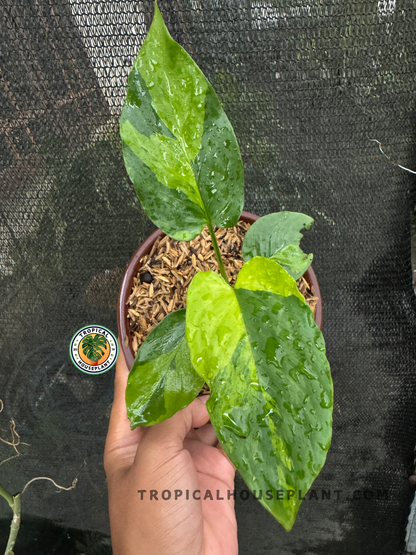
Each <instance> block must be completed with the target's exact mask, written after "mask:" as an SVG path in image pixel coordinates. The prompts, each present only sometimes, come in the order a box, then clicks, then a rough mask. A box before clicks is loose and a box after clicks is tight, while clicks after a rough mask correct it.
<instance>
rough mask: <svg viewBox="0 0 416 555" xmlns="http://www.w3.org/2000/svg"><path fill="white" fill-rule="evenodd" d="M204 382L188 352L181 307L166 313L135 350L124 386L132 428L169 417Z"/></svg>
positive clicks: (190, 400)
mask: <svg viewBox="0 0 416 555" xmlns="http://www.w3.org/2000/svg"><path fill="white" fill-rule="evenodd" d="M203 385H204V380H203V379H201V378H200V376H198V374H197V373H196V372H195V370H194V368H193V366H192V363H191V359H190V356H189V349H188V344H187V341H186V337H185V309H184V308H183V309H181V310H177V311H176V312H172V313H171V314H168V315H167V316H165V318H164V319H163V320H162V321H161V322H160V323H159V324H158V325H157V326H156V327H155V328H154V329H153V330H152V331H151V332H150V333H149V335H148V336H147V337H146V340H145V342H144V343H143V345H142V346H141V347H140V349H139V351H138V353H137V357H136V360H135V361H134V364H133V367H132V369H131V371H130V374H129V377H128V382H127V388H126V405H127V416H128V417H129V419H130V424H131V428H132V429H134V428H136V427H137V426H150V425H152V424H157V423H159V422H162V421H163V420H166V419H167V418H170V417H171V416H172V415H173V414H175V412H177V411H178V410H181V409H183V408H185V407H186V406H188V405H189V403H191V402H192V401H193V400H194V399H195V397H196V396H197V395H198V393H199V392H200V390H201V388H202V386H203Z"/></svg>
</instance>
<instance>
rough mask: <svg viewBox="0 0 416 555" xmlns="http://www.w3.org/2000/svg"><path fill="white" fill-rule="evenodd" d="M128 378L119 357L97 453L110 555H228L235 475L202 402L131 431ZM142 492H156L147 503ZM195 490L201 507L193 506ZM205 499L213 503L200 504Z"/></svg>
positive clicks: (233, 540)
mask: <svg viewBox="0 0 416 555" xmlns="http://www.w3.org/2000/svg"><path fill="white" fill-rule="evenodd" d="M128 374H129V371H128V368H127V366H126V363H125V360H124V356H123V352H122V350H121V349H120V356H119V358H118V361H117V364H116V376H115V389H114V403H113V407H112V411H111V417H110V424H109V429H108V434H107V440H106V444H105V452H104V469H105V472H106V475H107V483H108V495H109V514H110V527H111V539H112V544H113V553H114V555H236V554H237V553H238V544H237V522H236V518H235V511H234V499H233V496H232V495H229V493H230V492H231V493H232V492H233V491H234V474H235V468H234V466H233V465H232V463H231V462H230V460H229V459H228V458H227V456H226V455H225V453H224V452H223V451H222V448H221V446H220V445H219V443H218V440H217V438H216V436H215V432H214V429H213V427H212V425H211V423H210V422H209V415H208V411H207V409H206V407H205V403H204V400H202V399H201V398H197V399H195V400H194V401H193V402H192V403H191V404H190V405H189V406H188V407H186V408H185V409H183V410H181V411H179V412H177V413H176V414H175V415H174V416H172V418H169V419H168V420H165V421H164V422H161V423H160V424H156V425H154V426H151V427H139V428H136V429H135V430H131V429H130V421H129V420H128V418H127V414H126V401H125V390H126V386H127V378H128ZM194 428H198V429H194ZM150 490H156V491H157V492H158V495H157V500H156V499H155V498H153V499H152V500H150ZM175 490H176V492H182V494H181V495H180V494H179V493H176V492H175ZM198 490H199V491H200V492H201V493H200V497H201V499H195V497H198V495H199V494H198ZM139 491H141V492H142V493H139ZM163 491H168V492H171V497H170V499H169V500H164V499H162V492H163ZM187 491H189V494H188V496H189V499H186V497H187V494H186V492H187ZM208 491H209V492H210V493H211V494H212V498H213V499H211V498H209V496H208V498H207V499H205V500H204V496H206V495H207V494H206V492H208ZM217 491H218V492H219V493H218V494H217ZM167 496H168V494H167V493H165V497H167ZM142 497H143V499H142ZM175 497H176V499H175ZM221 498H223V499H221Z"/></svg>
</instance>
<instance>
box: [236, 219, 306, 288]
mask: <svg viewBox="0 0 416 555" xmlns="http://www.w3.org/2000/svg"><path fill="white" fill-rule="evenodd" d="M312 223H313V219H312V218H311V217H310V216H307V215H306V214H300V213H298V212H275V213H274V214H268V215H267V216H263V217H262V218H259V219H258V220H257V221H256V222H254V224H253V225H252V226H251V227H250V229H249V230H248V231H247V233H246V236H245V237H244V242H243V258H244V260H245V261H247V260H250V258H253V257H254V256H265V257H267V258H272V259H273V260H275V261H276V262H278V263H279V264H281V265H282V266H283V268H285V270H287V272H288V273H289V274H290V275H291V276H292V277H293V278H294V279H299V278H300V277H301V276H302V275H303V274H304V273H305V272H306V270H307V269H308V268H309V266H310V265H311V263H312V259H313V255H312V254H305V253H304V252H303V251H302V250H301V248H300V247H299V243H300V241H301V239H302V237H303V235H302V233H300V230H301V229H303V228H305V229H309V228H310V227H311V225H312Z"/></svg>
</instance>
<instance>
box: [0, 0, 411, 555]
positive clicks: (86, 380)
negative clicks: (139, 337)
mask: <svg viewBox="0 0 416 555" xmlns="http://www.w3.org/2000/svg"><path fill="white" fill-rule="evenodd" d="M160 9H161V11H162V14H163V15H164V17H165V21H166V24H167V26H168V28H169V29H170V30H171V33H172V35H173V37H174V38H175V39H176V40H177V41H178V42H179V43H181V44H182V45H183V46H184V47H185V49H186V50H187V51H188V52H189V53H190V55H191V56H192V57H193V58H194V59H195V61H196V62H197V63H198V65H199V66H200V67H201V69H202V70H203V72H204V73H205V75H206V76H207V77H208V79H209V80H210V81H211V83H212V84H213V86H214V88H215V90H216V91H217V93H218V95H219V97H220V99H221V101H222V102H223V105H224V109H225V111H226V113H227V115H228V117H229V119H230V120H231V122H232V124H233V126H234V130H235V132H236V135H237V138H238V140H239V144H240V148H241V153H242V157H243V161H244V165H245V175H246V204H245V209H246V210H249V211H250V212H254V213H257V214H260V215H263V214H266V213H270V212H274V211H278V210H293V211H301V212H305V213H306V214H309V215H310V216H312V217H313V218H314V219H315V224H314V226H313V228H312V229H311V230H310V231H308V232H307V234H306V236H305V239H304V241H303V246H304V250H305V251H306V252H313V253H314V254H315V257H314V262H313V266H314V269H315V272H316V274H317V277H318V280H319V283H320V286H321V293H322V297H323V310H324V329H323V331H324V336H325V339H326V343H327V349H328V358H329V361H330V363H331V368H332V372H333V378H334V389H335V401H336V403H335V409H334V437H333V445H332V447H331V449H330V451H329V454H328V459H327V463H326V465H325V467H324V469H323V471H322V473H321V474H320V476H319V477H318V479H317V480H316V482H315V484H314V486H313V488H314V489H315V490H316V492H317V497H319V499H315V498H314V497H313V498H312V499H310V500H306V501H304V503H303V504H302V506H301V509H300V512H299V516H298V520H297V522H296V524H295V527H294V528H293V531H292V532H291V533H290V534H288V533H286V532H285V531H284V530H283V528H282V527H281V526H280V525H279V524H278V523H277V522H276V521H275V520H274V519H273V518H272V517H271V516H270V515H269V514H268V513H267V512H266V511H265V509H263V508H262V507H261V506H260V504H259V503H258V502H257V501H255V500H254V499H253V498H250V499H249V500H248V501H243V500H241V499H240V497H239V495H237V516H238V523H239V540H240V553H241V554H256V555H257V554H258V555H260V554H266V553H267V554H275V553H276V554H277V553H278V554H279V555H289V554H290V555H301V554H302V555H306V554H308V555H326V554H328V555H334V554H338V553H339V554H341V553H343V554H344V553H345V554H347V553H348V554H351V553H357V554H362V555H364V554H365V555H373V554H374V555H376V554H377V555H383V554H386V555H387V554H388V555H392V554H397V553H398V552H400V550H403V549H404V548H405V545H404V537H405V528H406V523H407V516H408V512H409V505H410V503H411V500H412V497H413V492H412V490H411V488H410V486H409V483H408V479H407V478H408V475H409V472H410V471H411V468H412V463H413V460H412V459H413V446H414V441H415V435H416V407H415V393H416V374H415V362H416V348H415V341H414V337H415V334H416V320H415V308H416V307H415V300H414V296H413V292H412V279H411V265H410V225H409V216H410V208H411V205H412V203H413V189H414V177H413V176H412V175H410V174H409V173H406V172H404V171H402V170H400V169H399V168H397V167H396V166H394V165H392V164H390V163H389V162H388V160H386V158H384V157H383V156H382V155H381V154H380V153H379V151H378V148H377V145H376V143H374V142H371V140H370V139H377V140H379V141H381V143H382V144H383V148H384V150H385V151H386V153H388V154H389V155H390V156H391V157H392V158H393V159H396V160H398V161H399V162H400V163H401V164H402V165H404V166H406V167H412V168H416V150H415V132H414V129H415V82H416V57H415V54H416V43H415V40H414V37H415V31H416V7H415V5H414V2H412V1H411V0H397V2H396V0H384V1H379V2H376V1H373V2H368V1H365V0H357V1H355V2H342V1H340V0H325V1H324V0H315V1H314V2H312V3H307V2H306V0H292V1H291V2H290V3H288V2H286V1H285V0H269V2H266V1H252V2H249V1H248V0H204V1H202V0H192V1H191V0H161V1H160ZM0 13H1V18H2V21H1V34H0V45H1V48H0V56H1V63H0V72H1V73H0V85H1V86H0V133H1V134H0V156H1V178H0V234H1V250H0V290H1V295H0V307H1V333H0V364H1V373H0V398H1V399H3V401H4V406H5V408H4V411H3V413H2V414H0V428H1V429H2V432H1V433H2V436H3V437H5V435H6V433H7V428H8V421H9V420H10V419H11V418H14V419H15V421H16V426H17V430H18V432H19V433H20V435H21V437H22V440H23V441H26V442H28V443H30V446H23V447H22V453H24V454H23V455H22V456H20V457H16V458H14V459H13V460H10V461H7V462H5V463H4V464H2V465H1V467H0V476H1V481H2V483H4V485H5V486H6V487H8V489H9V490H11V491H13V492H17V491H19V490H20V489H21V488H22V486H23V484H24V483H26V481H28V480H29V479H30V478H32V477H34V476H39V475H41V476H42V475H43V476H50V477H52V478H53V479H54V480H55V481H56V482H57V483H59V484H62V485H65V486H69V485H70V484H71V482H72V480H73V478H74V477H75V476H76V475H78V479H79V481H78V484H77V486H76V488H75V489H74V490H72V491H69V492H61V493H59V494H58V493H56V488H54V486H53V485H52V484H48V483H46V482H40V481H38V482H35V483H33V484H32V485H31V486H30V487H29V489H28V490H27V491H26V493H25V495H24V498H23V525H22V531H21V535H20V536H19V539H18V544H17V549H16V554H17V555H20V554H23V553H27V552H30V553H32V554H37V553H43V554H44V553H60V554H64V553H71V554H72V555H73V554H74V553H88V554H93V553H100V554H103V553H111V547H110V542H109V524H108V511H107V490H106V482H105V475H104V470H103V464H102V459H103V450H104V442H105V435H106V431H107V426H108V419H109V411H110V404H111V402H112V395H113V371H110V372H108V373H107V374H103V375H101V376H88V375H85V374H82V373H80V372H79V371H78V370H76V369H75V367H74V366H73V365H72V364H71V362H70V359H69V356H68V346H69V342H70V339H71V337H72V335H73V334H74V333H75V332H76V331H77V330H78V329H79V328H80V327H82V326H84V325H87V324H94V323H96V324H100V325H104V326H107V327H109V328H110V329H112V330H113V331H114V332H115V331H116V301H117V294H118V288H119V285H120V282H121V278H122V275H123V272H124V269H125V266H126V263H127V262H128V260H129V259H130V257H131V255H132V253H133V252H134V250H135V249H136V248H137V246H138V245H139V244H140V243H141V241H142V240H143V239H145V237H146V236H148V235H149V233H150V232H151V231H152V229H154V226H153V224H152V223H151V222H150V221H149V220H148V219H147V217H146V215H145V214H144V212H143V211H142V209H141V208H140V205H139V203H138V201H137V200H136V198H135V194H134V191H133V187H132V185H131V184H130V183H129V180H128V177H127V175H126V172H125V169H124V164H123V160H122V156H121V145H120V139H119V135H118V118H119V114H120V111H121V105H122V102H123V98H124V94H125V86H126V82H127V75H128V71H129V68H130V66H131V64H132V61H133V59H134V57H135V55H136V53H137V51H138V49H139V47H140V44H141V43H142V41H143V38H144V36H145V34H146V32H147V29H148V27H149V25H150V21H151V17H152V13H153V3H152V2H147V1H145V2H137V1H127V0H101V1H99V0H84V1H82V0H66V1H65V0H2V2H1V4H0ZM13 454H15V453H14V452H13V451H11V450H10V448H9V447H8V446H6V445H5V444H2V443H0V461H1V460H4V459H6V458H8V457H9V456H12V455H13ZM237 488H238V490H241V489H244V484H243V482H242V481H241V479H239V478H237ZM322 490H330V493H331V495H330V499H327V498H326V499H324V500H322V499H321V497H322ZM339 490H341V493H335V491H339ZM354 491H356V492H357V491H358V496H359V497H360V499H354V498H353V497H354ZM366 492H367V493H366ZM368 492H370V493H368ZM377 492H381V495H378V493H377ZM370 494H371V495H370ZM356 497H357V495H356ZM0 511H1V512H0V514H1V516H2V517H4V518H2V520H0V533H1V538H2V542H3V541H5V540H3V538H6V536H7V534H6V533H7V528H8V526H9V519H8V517H9V510H8V507H7V505H6V504H5V503H2V504H1V505H0Z"/></svg>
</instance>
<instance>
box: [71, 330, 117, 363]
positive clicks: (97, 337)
mask: <svg viewBox="0 0 416 555" xmlns="http://www.w3.org/2000/svg"><path fill="white" fill-rule="evenodd" d="M69 354H70V356H71V360H72V362H73V363H74V365H75V366H76V367H77V368H78V370H81V372H85V373H86V374H103V373H104V372H107V370H110V368H111V367H112V366H114V364H115V362H116V360H117V357H118V343H117V339H116V337H115V335H114V334H113V333H112V332H111V331H110V330H108V329H107V328H105V327H104V326H84V327H83V328H81V329H80V330H78V331H77V333H76V334H75V335H74V337H73V338H72V340H71V343H70V345H69Z"/></svg>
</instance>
